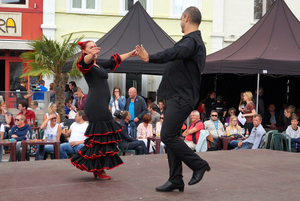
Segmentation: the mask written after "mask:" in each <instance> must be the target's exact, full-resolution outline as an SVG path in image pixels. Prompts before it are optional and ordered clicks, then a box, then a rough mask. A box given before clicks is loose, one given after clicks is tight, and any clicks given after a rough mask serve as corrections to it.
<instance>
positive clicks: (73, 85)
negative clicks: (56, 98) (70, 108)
mask: <svg viewBox="0 0 300 201" xmlns="http://www.w3.org/2000/svg"><path fill="white" fill-rule="evenodd" d="M75 87H77V85H76V82H74V81H71V82H69V88H70V90H71V91H72V96H73V98H74V99H73V103H72V105H74V106H75V104H76V101H77V97H76V96H75V94H74V88H75Z"/></svg>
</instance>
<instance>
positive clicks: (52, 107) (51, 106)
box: [43, 102, 61, 124]
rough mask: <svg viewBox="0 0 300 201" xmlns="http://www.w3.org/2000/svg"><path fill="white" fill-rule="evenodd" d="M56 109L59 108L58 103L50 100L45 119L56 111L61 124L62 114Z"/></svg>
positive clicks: (58, 121)
mask: <svg viewBox="0 0 300 201" xmlns="http://www.w3.org/2000/svg"><path fill="white" fill-rule="evenodd" d="M56 110H57V105H56V104H55V103H52V102H50V103H49V106H48V108H47V113H46V114H44V117H43V121H46V120H47V119H48V118H49V116H50V114H52V113H54V114H56V116H57V118H56V121H57V123H59V124H60V122H61V119H60V115H59V114H58V113H57V112H56Z"/></svg>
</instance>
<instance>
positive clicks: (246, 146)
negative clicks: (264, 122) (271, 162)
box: [234, 142, 253, 150]
mask: <svg viewBox="0 0 300 201" xmlns="http://www.w3.org/2000/svg"><path fill="white" fill-rule="evenodd" d="M252 146H253V144H252V143H249V142H245V143H243V144H242V146H241V147H236V148H235V149H234V150H239V149H252Z"/></svg>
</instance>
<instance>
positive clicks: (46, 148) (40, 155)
mask: <svg viewBox="0 0 300 201" xmlns="http://www.w3.org/2000/svg"><path fill="white" fill-rule="evenodd" d="M57 118H58V115H57V114H56V113H53V112H52V113H50V115H49V116H48V117H47V119H46V120H45V121H44V122H43V123H42V125H41V129H44V137H43V139H44V140H45V137H48V140H58V141H59V140H60V136H61V132H62V129H61V125H60V124H59V123H57ZM53 151H54V146H53V145H39V146H38V150H37V153H36V156H35V159H36V160H44V156H45V153H46V152H53Z"/></svg>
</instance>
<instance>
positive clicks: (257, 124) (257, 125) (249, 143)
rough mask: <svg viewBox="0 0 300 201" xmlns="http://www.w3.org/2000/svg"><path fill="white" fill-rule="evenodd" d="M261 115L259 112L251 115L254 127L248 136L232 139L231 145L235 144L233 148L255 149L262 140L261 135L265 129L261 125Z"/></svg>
mask: <svg viewBox="0 0 300 201" xmlns="http://www.w3.org/2000/svg"><path fill="white" fill-rule="evenodd" d="M261 122H262V117H261V115H260V114H256V115H254V117H253V125H254V128H253V129H252V131H251V134H250V137H249V138H247V139H246V140H244V141H232V142H231V143H230V144H231V145H232V146H234V145H236V144H237V147H236V148H235V149H234V150H238V149H257V148H259V147H260V146H261V145H262V143H263V142H264V139H263V135H264V134H265V133H266V131H265V129H264V128H263V126H262V125H261Z"/></svg>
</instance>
